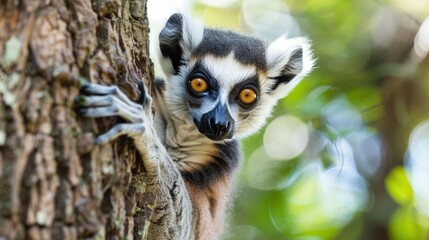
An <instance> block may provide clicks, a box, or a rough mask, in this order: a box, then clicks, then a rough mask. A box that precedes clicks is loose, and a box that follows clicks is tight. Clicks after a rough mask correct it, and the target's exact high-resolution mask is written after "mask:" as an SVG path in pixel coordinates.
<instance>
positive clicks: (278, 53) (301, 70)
mask: <svg viewBox="0 0 429 240" xmlns="http://www.w3.org/2000/svg"><path fill="white" fill-rule="evenodd" d="M266 58H267V66H268V73H267V74H268V78H269V80H270V81H272V82H271V88H270V90H271V91H270V94H271V95H272V96H274V98H276V99H280V98H283V97H285V96H286V95H288V94H289V92H290V91H292V89H293V88H294V87H295V86H296V85H297V84H298V83H299V82H300V81H301V80H302V78H304V76H306V75H307V74H309V73H310V72H311V70H312V69H313V65H314V59H313V55H312V51H311V47H310V43H309V41H308V40H307V39H305V38H292V39H287V37H286V36H282V37H280V38H278V39H277V40H275V41H274V42H272V43H271V44H270V45H269V46H268V48H267V53H266Z"/></svg>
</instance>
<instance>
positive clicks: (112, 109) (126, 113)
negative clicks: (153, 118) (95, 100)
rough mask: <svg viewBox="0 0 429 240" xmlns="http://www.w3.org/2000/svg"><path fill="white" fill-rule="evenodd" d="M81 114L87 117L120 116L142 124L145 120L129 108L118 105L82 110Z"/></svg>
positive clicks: (80, 110)
mask: <svg viewBox="0 0 429 240" xmlns="http://www.w3.org/2000/svg"><path fill="white" fill-rule="evenodd" d="M79 112H80V113H81V114H82V115H83V116H85V117H92V118H98V117H113V116H119V117H121V118H123V119H125V120H127V121H129V122H132V123H141V122H143V118H142V117H141V115H139V114H135V113H134V112H132V111H130V110H129V108H124V107H121V106H118V105H117V104H114V105H111V106H107V107H106V106H103V107H91V108H81V109H79Z"/></svg>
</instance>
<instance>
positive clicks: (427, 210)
mask: <svg viewBox="0 0 429 240" xmlns="http://www.w3.org/2000/svg"><path fill="white" fill-rule="evenodd" d="M428 146H429V120H426V121H424V122H423V123H421V124H419V125H418V126H417V127H416V128H414V130H413V132H412V133H411V136H410V140H409V146H408V152H409V155H408V156H407V160H408V166H407V167H408V170H409V179H410V184H411V186H412V187H413V190H414V197H415V205H416V208H417V209H418V210H419V211H420V212H421V213H423V214H425V215H426V216H429V188H428V186H427V185H428V183H429V174H428V173H429V158H428V156H429V147H428Z"/></svg>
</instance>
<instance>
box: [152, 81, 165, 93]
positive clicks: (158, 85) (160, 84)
mask: <svg viewBox="0 0 429 240" xmlns="http://www.w3.org/2000/svg"><path fill="white" fill-rule="evenodd" d="M154 87H155V90H156V91H157V92H164V91H165V89H166V86H165V81H164V79H161V78H155V81H154Z"/></svg>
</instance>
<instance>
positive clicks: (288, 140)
mask: <svg viewBox="0 0 429 240" xmlns="http://www.w3.org/2000/svg"><path fill="white" fill-rule="evenodd" d="M307 142H308V129H307V125H306V124H305V123H304V122H302V121H301V120H300V119H299V118H297V117H294V116H290V115H284V116H280V117H278V118H276V119H274V120H273V121H272V122H271V123H270V124H269V125H268V127H267V129H266V130H265V134H264V148H265V151H266V152H267V154H268V156H270V157H271V158H273V159H279V160H287V159H292V158H295V157H297V156H298V155H299V154H301V153H302V152H303V151H304V149H305V147H306V145H307ZM279 143H281V144H279Z"/></svg>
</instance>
